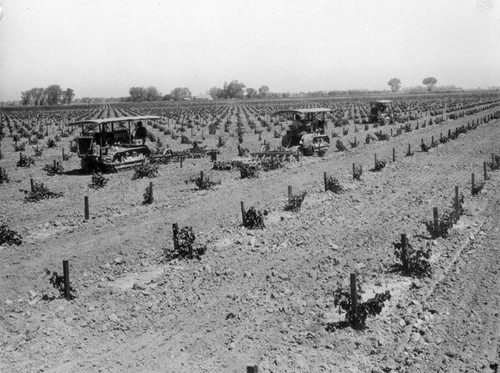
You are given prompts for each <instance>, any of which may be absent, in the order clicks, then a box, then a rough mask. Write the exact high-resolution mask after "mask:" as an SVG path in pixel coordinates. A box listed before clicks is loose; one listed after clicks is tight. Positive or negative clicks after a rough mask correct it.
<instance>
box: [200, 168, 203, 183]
mask: <svg viewBox="0 0 500 373" xmlns="http://www.w3.org/2000/svg"><path fill="white" fill-rule="evenodd" d="M200 181H201V184H202V185H203V171H200Z"/></svg>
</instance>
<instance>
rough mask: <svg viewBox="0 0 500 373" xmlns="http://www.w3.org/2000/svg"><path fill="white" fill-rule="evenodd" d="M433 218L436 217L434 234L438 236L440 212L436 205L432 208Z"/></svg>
mask: <svg viewBox="0 0 500 373" xmlns="http://www.w3.org/2000/svg"><path fill="white" fill-rule="evenodd" d="M432 213H433V219H434V232H433V233H434V236H435V237H437V236H438V235H439V214H438V208H437V207H434V208H433V209H432Z"/></svg>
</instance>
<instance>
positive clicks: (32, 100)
mask: <svg viewBox="0 0 500 373" xmlns="http://www.w3.org/2000/svg"><path fill="white" fill-rule="evenodd" d="M74 98H75V92H74V91H73V89H71V88H66V89H65V90H63V89H62V88H61V86H60V85H58V84H52V85H49V86H48V87H47V88H31V89H30V90H27V91H24V92H21V105H33V106H42V105H60V104H71V102H72V101H73V99H74Z"/></svg>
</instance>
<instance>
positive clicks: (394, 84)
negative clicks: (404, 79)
mask: <svg viewBox="0 0 500 373" xmlns="http://www.w3.org/2000/svg"><path fill="white" fill-rule="evenodd" d="M387 84H388V85H389V87H391V92H397V91H399V89H400V88H401V80H400V79H399V78H392V79H391V80H389V81H388V82H387Z"/></svg>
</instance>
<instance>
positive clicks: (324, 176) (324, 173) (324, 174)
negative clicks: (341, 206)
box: [323, 172, 327, 192]
mask: <svg viewBox="0 0 500 373" xmlns="http://www.w3.org/2000/svg"><path fill="white" fill-rule="evenodd" d="M323 181H324V183H325V192H326V190H327V183H326V172H323Z"/></svg>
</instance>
